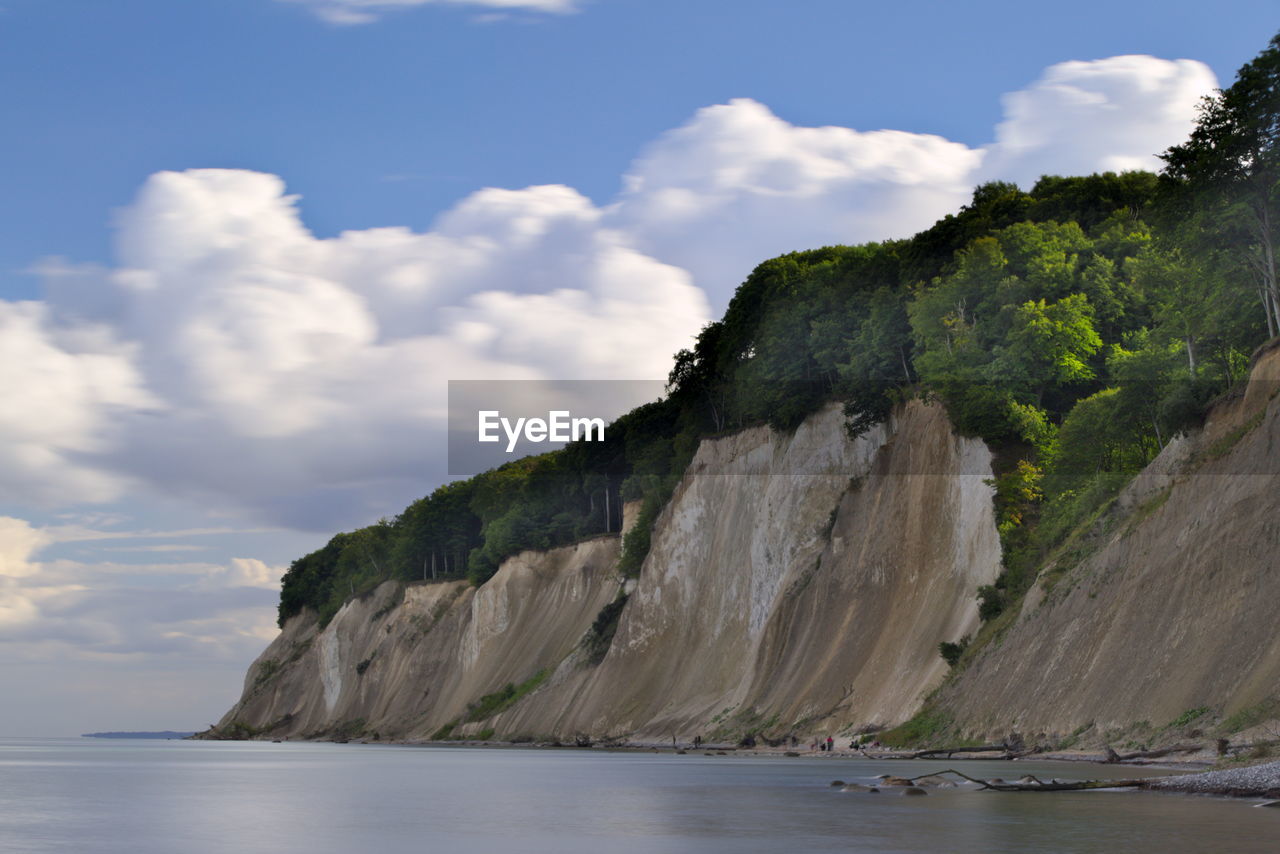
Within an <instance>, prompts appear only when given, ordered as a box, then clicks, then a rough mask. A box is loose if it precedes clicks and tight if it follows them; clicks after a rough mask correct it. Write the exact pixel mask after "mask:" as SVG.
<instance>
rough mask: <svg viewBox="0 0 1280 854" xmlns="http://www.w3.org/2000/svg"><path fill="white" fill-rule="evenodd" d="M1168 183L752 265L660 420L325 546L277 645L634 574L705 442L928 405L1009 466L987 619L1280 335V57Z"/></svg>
mask: <svg viewBox="0 0 1280 854" xmlns="http://www.w3.org/2000/svg"><path fill="white" fill-rule="evenodd" d="M1161 159H1162V160H1163V162H1164V164H1165V165H1164V168H1163V170H1162V171H1161V173H1160V174H1159V175H1156V174H1151V173H1147V172H1125V173H1122V174H1115V173H1110V172H1108V173H1104V174H1097V175H1090V176H1084V177H1056V176H1045V177H1043V178H1041V179H1040V180H1039V181H1038V182H1037V183H1036V184H1035V186H1034V187H1032V188H1031V189H1030V191H1028V192H1024V191H1022V190H1020V189H1019V188H1018V187H1017V186H1016V185H1013V184H1008V183H1000V182H993V183H988V184H983V185H982V186H979V187H978V188H977V189H976V190H975V191H974V193H973V198H972V201H971V202H970V203H969V204H968V205H966V206H965V207H964V208H962V209H961V210H960V211H958V212H957V213H955V214H953V215H949V216H947V217H945V218H944V219H942V220H941V221H939V222H937V223H936V224H935V225H933V226H932V227H931V228H929V229H927V230H926V231H923V232H921V233H920V234H917V235H915V236H914V237H911V238H909V239H904V240H893V241H885V242H882V243H869V244H864V245H860V246H830V247H825V248H821V249H814V250H809V251H803V252H793V253H789V254H787V255H783V256H781V257H778V258H773V259H770V260H768V261H765V262H764V263H762V264H760V265H759V266H758V267H756V269H755V270H754V271H753V272H752V273H751V274H750V276H748V277H747V279H746V280H745V281H744V282H743V283H742V285H741V286H740V287H739V288H738V290H737V292H736V294H735V296H734V298H733V300H732V301H731V302H730V304H729V306H728V308H727V310H726V311H725V314H724V317H723V318H722V319H721V320H719V321H717V322H714V323H711V324H709V325H708V326H706V327H705V328H704V329H703V330H702V332H701V334H700V335H699V336H698V338H697V341H696V343H694V345H693V346H692V347H691V348H690V349H688V350H682V351H681V352H679V353H677V354H676V356H675V366H674V368H673V370H672V372H671V374H670V377H669V378H668V387H667V394H666V396H665V397H664V398H663V399H662V400H660V401H657V402H654V403H650V404H646V405H644V406H641V407H639V408H637V409H635V410H633V411H631V412H629V413H627V414H626V415H624V416H622V417H621V418H619V419H618V420H617V421H615V422H614V423H613V424H612V425H610V426H609V428H608V430H606V441H604V442H578V443H573V444H570V445H569V446H567V447H565V448H563V449H561V450H558V451H554V452H551V453H547V454H543V455H539V456H535V457H526V458H523V459H520V460H517V461H514V462H511V463H508V464H506V465H503V466H500V467H498V468H496V469H493V470H491V471H487V472H484V473H482V474H480V475H477V476H475V477H473V478H470V479H467V480H459V481H454V482H451V483H448V484H445V485H443V486H441V487H440V488H439V489H437V490H436V491H435V492H433V493H432V494H431V495H429V496H427V497H425V498H422V499H420V500H418V501H415V502H414V503H413V504H411V505H410V506H409V507H407V508H405V510H404V511H403V512H401V513H400V514H399V515H398V516H396V517H395V518H394V519H383V520H380V521H379V522H377V523H376V524H374V525H370V526H368V527H365V528H361V529H358V530H355V531H351V532H347V533H340V534H337V535H336V536H334V537H333V538H332V539H331V540H330V541H329V542H328V544H327V545H325V546H324V547H323V548H321V549H319V550H318V551H315V552H313V553H311V554H309V555H306V556H304V557H301V558H298V559H297V560H295V561H294V562H293V563H292V565H291V566H290V568H289V570H288V572H287V573H286V575H285V577H284V582H283V589H282V592H281V598H280V607H279V618H280V623H281V625H283V624H284V622H285V620H287V619H288V618H289V617H291V616H294V615H296V614H298V613H300V612H301V611H302V610H303V609H304V608H311V609H314V610H315V612H316V613H317V614H318V616H319V619H320V621H321V622H322V623H326V622H327V621H328V620H329V619H330V618H331V617H332V616H333V615H334V614H335V613H336V612H337V610H338V608H340V607H341V605H342V603H343V602H345V601H347V600H348V599H350V598H352V597H354V596H359V595H363V594H366V593H368V592H369V591H371V590H372V589H373V588H374V587H376V586H377V585H379V584H381V583H382V582H384V581H387V580H396V579H398V580H401V581H405V582H408V581H414V580H431V579H441V578H461V577H466V578H469V579H470V580H471V581H472V582H473V583H475V584H480V583H483V582H484V581H485V580H487V579H488V578H489V577H490V576H492V575H493V573H494V572H495V571H496V570H497V568H498V566H499V564H500V563H501V561H502V560H503V559H505V558H506V557H509V556H511V555H513V554H515V553H517V552H519V551H522V550H525V549H546V548H550V547H554V546H558V545H564V544H568V543H571V542H575V541H577V540H581V539H584V538H587V537H591V536H596V535H599V534H603V533H607V532H613V531H617V530H618V529H619V527H620V525H621V518H620V516H621V504H622V502H623V501H636V500H639V501H642V502H643V503H642V505H641V510H640V514H639V519H638V521H637V523H636V525H635V526H634V527H633V529H632V530H631V532H630V533H628V535H627V536H626V538H625V540H624V543H623V555H622V559H621V566H620V567H619V568H620V570H621V572H622V573H623V574H625V575H631V576H634V575H636V574H638V572H639V570H640V566H641V563H642V562H643V560H644V557H645V555H646V554H647V552H648V541H649V533H650V530H651V527H652V524H653V522H654V520H655V519H656V518H657V515H658V513H659V512H660V511H661V509H662V507H663V506H664V505H665V503H666V501H667V499H668V498H669V497H670V495H671V492H672V490H673V489H674V487H675V485H676V483H677V482H678V480H679V478H680V476H681V475H682V473H683V471H684V469H685V467H686V466H687V464H688V462H689V461H690V460H691V459H692V456H693V453H694V451H695V450H696V448H697V445H698V442H699V441H701V440H702V439H703V438H707V437H710V436H716V435H721V434H724V433H726V432H731V431H735V430H740V429H743V428H746V427H751V426H756V425H761V424H768V425H770V426H771V427H773V428H775V429H777V430H781V431H787V430H792V429H794V428H795V427H796V426H798V425H799V424H800V422H801V421H803V420H804V418H805V417H806V416H808V415H809V414H811V413H813V412H815V411H816V410H817V409H819V408H820V407H822V406H824V405H826V404H827V403H829V402H831V401H838V402H841V403H843V404H844V408H845V414H846V416H847V417H848V428H849V431H850V433H851V435H857V434H859V433H861V432H864V431H865V430H866V429H868V428H869V427H871V426H872V425H874V424H875V423H877V422H879V421H881V420H883V419H884V418H886V417H887V416H888V415H889V413H890V412H891V410H892V408H893V406H894V405H895V404H896V403H897V402H900V401H902V400H904V399H907V398H908V397H912V396H928V397H931V398H935V399H938V400H941V401H942V402H943V403H944V404H945V405H946V407H947V409H948V411H949V412H950V414H951V417H952V420H953V422H954V424H955V425H956V429H957V430H959V431H960V432H962V433H965V434H967V435H975V436H980V437H982V438H983V439H984V440H985V441H987V442H988V444H989V445H990V446H991V447H992V448H993V449H994V450H996V451H997V455H996V464H997V478H996V504H997V508H996V509H997V517H998V521H999V526H1000V534H1001V538H1002V541H1003V545H1004V555H1005V571H1004V573H1003V574H1002V575H1001V577H1000V580H999V581H998V582H997V583H996V584H995V585H993V586H991V587H988V588H983V589H982V590H981V591H975V592H976V594H977V595H978V596H979V598H980V599H981V602H982V607H981V612H982V616H983V617H984V619H990V618H992V617H994V616H996V615H997V614H999V613H1000V610H1001V608H1002V607H1003V604H1004V603H1005V602H1006V601H1008V600H1009V598H1010V597H1012V596H1014V595H1016V594H1017V593H1019V592H1021V590H1022V588H1023V586H1024V585H1025V584H1027V583H1029V581H1030V579H1031V577H1032V576H1033V570H1032V568H1033V567H1034V566H1036V565H1037V564H1038V563H1039V561H1040V559H1041V558H1042V557H1043V556H1044V555H1045V554H1047V553H1048V552H1049V550H1051V549H1052V548H1053V547H1054V546H1055V545H1057V544H1058V543H1060V542H1062V540H1063V539H1064V538H1065V537H1066V536H1067V535H1068V534H1069V533H1070V532H1071V531H1072V530H1073V529H1074V528H1075V527H1076V526H1078V525H1080V524H1081V523H1082V522H1083V521H1084V520H1086V519H1087V518H1088V517H1089V516H1090V514H1092V513H1093V512H1095V511H1096V510H1097V508H1098V507H1100V506H1102V505H1103V504H1104V503H1105V502H1106V501H1107V500H1109V498H1110V497H1112V496H1114V495H1115V494H1116V492H1117V491H1118V490H1119V489H1120V487H1121V486H1123V484H1124V483H1125V482H1126V481H1127V480H1128V479H1129V478H1130V477H1132V475H1133V474H1134V473H1136V472H1137V471H1138V470H1140V469H1141V468H1142V467H1143V466H1144V465H1146V464H1147V463H1148V462H1149V461H1150V460H1151V459H1152V458H1153V457H1154V456H1155V455H1156V454H1157V453H1158V452H1159V451H1160V449H1161V447H1163V446H1164V445H1165V444H1166V443H1167V442H1168V441H1169V440H1170V439H1171V438H1172V437H1173V436H1174V435H1176V434H1177V433H1178V432H1179V431H1183V430H1186V429H1188V428H1190V427H1193V426H1195V425H1196V424H1197V423H1198V422H1199V421H1200V419H1202V417H1203V415H1204V413H1205V411H1206V409H1207V407H1208V406H1209V404H1210V403H1211V401H1213V400H1214V399H1215V398H1216V397H1218V396H1220V395H1222V394H1223V393H1225V392H1228V391H1229V390H1230V389H1232V387H1233V386H1236V385H1237V384H1238V383H1240V382H1242V381H1244V380H1245V378H1246V377H1247V371H1248V365H1249V357H1250V353H1251V352H1252V351H1253V350H1254V349H1255V348H1256V347H1257V346H1258V345H1259V344H1261V343H1262V342H1264V341H1266V340H1268V339H1270V338H1273V337H1275V336H1276V335H1277V332H1280V285H1278V283H1277V260H1276V247H1277V244H1278V243H1280V204H1278V202H1280V35H1277V36H1276V37H1274V38H1273V39H1272V40H1271V42H1270V44H1269V45H1268V46H1267V48H1266V49H1265V50H1264V51H1263V52H1262V53H1261V54H1259V56H1258V57H1256V58H1255V59H1254V60H1253V61H1251V62H1250V63H1248V64H1246V65H1245V66H1244V67H1243V68H1241V69H1240V71H1239V72H1238V74H1237V77H1236V80H1235V82H1234V83H1233V84H1232V85H1231V86H1230V87H1229V88H1227V89H1225V90H1222V91H1221V92H1219V93H1217V94H1216V95H1215V96H1213V97H1210V98H1207V99H1206V100H1205V101H1204V102H1203V103H1202V105H1201V109H1200V116H1199V120H1198V122H1197V124H1196V127H1195V128H1194V130H1193V132H1192V134H1191V136H1190V138H1189V139H1187V140H1186V141H1185V142H1184V143H1182V144H1180V145H1177V146H1174V147H1172V148H1170V149H1168V150H1167V151H1166V152H1164V153H1163V154H1162V155H1161Z"/></svg>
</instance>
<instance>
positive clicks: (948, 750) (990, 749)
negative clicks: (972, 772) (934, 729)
mask: <svg viewBox="0 0 1280 854" xmlns="http://www.w3.org/2000/svg"><path fill="white" fill-rule="evenodd" d="M956 753H1003V754H1004V756H1002V757H1001V758H1002V759H1012V758H1013V757H1015V756H1021V755H1022V754H1021V753H1019V752H1017V751H1015V750H1014V749H1013V748H1012V747H1010V746H1009V745H1007V744H984V745H982V746H980V747H939V748H935V749H933V750H917V751H916V752H915V753H912V754H911V755H910V757H909V758H910V759H928V758H929V757H931V756H943V755H945V756H946V757H947V758H948V759H950V758H951V757H952V755H954V754H956Z"/></svg>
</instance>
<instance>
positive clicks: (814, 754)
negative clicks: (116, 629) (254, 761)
mask: <svg viewBox="0 0 1280 854" xmlns="http://www.w3.org/2000/svg"><path fill="white" fill-rule="evenodd" d="M248 740H253V741H265V739H248ZM272 741H273V742H274V743H285V742H288V741H302V742H305V743H308V744H323V743H326V742H330V743H336V744H347V743H350V744H364V745H370V746H378V745H386V746H394V747H454V748H478V747H482V748H487V749H498V750H577V751H604V752H611V753H650V754H655V753H656V754H669V755H672V756H682V755H699V754H701V755H703V756H725V757H733V756H739V757H751V758H764V759H769V758H780V759H781V758H786V759H817V760H823V759H849V760H857V761H870V762H876V761H889V762H896V761H921V762H928V761H932V760H935V759H936V760H938V761H940V762H959V763H968V762H974V761H986V762H993V761H994V762H1009V763H1013V762H1035V761H1041V762H1072V763H1079V764H1081V765H1099V766H1105V767H1108V768H1116V767H1120V766H1124V767H1134V768H1146V769H1152V770H1155V769H1164V770H1168V771H1182V772H1186V773H1181V774H1164V775H1159V776H1152V777H1150V778H1139V779H1140V780H1141V785H1137V786H1132V784H1131V787H1133V788H1137V789H1139V790H1141V791H1145V792H1153V793H1156V794H1183V795H1199V796H1211V797H1218V798H1224V799H1231V800H1240V799H1261V800H1262V802H1261V803H1259V804H1257V806H1280V761H1271V762H1262V763H1258V764H1255V765H1246V766H1241V767H1238V768H1225V769H1222V768H1220V769H1216V770H1215V769H1212V767H1211V765H1212V763H1210V762H1207V761H1204V760H1192V761H1183V762H1161V761H1154V760H1128V761H1125V762H1108V761H1107V759H1106V754H1105V753H1104V752H1101V751H1084V750H1080V751H1060V752H1053V753H1042V754H1032V755H1026V756H1020V757H1008V756H1006V755H1003V754H1000V753H998V752H996V751H992V752H990V753H985V754H984V753H968V754H963V755H960V756H955V757H927V758H922V757H915V756H911V755H909V754H907V753H905V752H902V751H881V752H871V751H861V750H848V749H845V750H832V751H831V752H827V751H812V750H803V751H798V750H791V749H789V748H786V747H767V746H766V747H750V748H743V747H738V746H737V745H729V744H703V745H700V746H698V747H696V748H695V747H693V746H692V745H677V746H675V747H674V748H673V747H672V746H671V745H669V744H661V743H655V742H625V743H607V744H566V743H562V742H500V741H467V740H460V741H452V740H450V741H436V740H420V741H419V740H413V741H390V740H387V741H384V740H376V741H375V740H371V739H351V740H349V741H336V742H334V741H332V740H328V739H273V740H272ZM934 773H935V774H936V773H939V772H934ZM1106 788H1107V787H1105V786H1104V787H1099V788H1098V789H1095V791H1103V790H1106ZM1029 791H1034V789H1031V790H1029Z"/></svg>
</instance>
